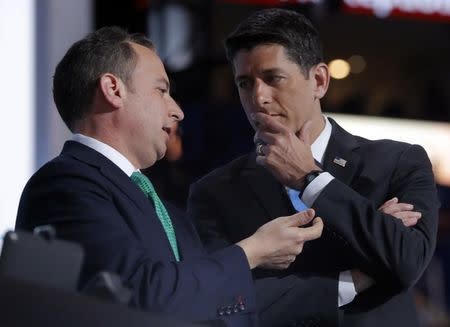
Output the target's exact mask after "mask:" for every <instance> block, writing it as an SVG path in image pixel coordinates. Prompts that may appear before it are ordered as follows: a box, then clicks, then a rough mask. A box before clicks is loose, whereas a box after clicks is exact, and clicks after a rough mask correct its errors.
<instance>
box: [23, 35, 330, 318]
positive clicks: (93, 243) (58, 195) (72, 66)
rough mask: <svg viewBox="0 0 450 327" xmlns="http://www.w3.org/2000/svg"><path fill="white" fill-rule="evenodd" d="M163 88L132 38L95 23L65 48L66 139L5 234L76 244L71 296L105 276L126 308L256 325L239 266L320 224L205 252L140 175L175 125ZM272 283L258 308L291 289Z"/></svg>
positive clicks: (295, 241)
mask: <svg viewBox="0 0 450 327" xmlns="http://www.w3.org/2000/svg"><path fill="white" fill-rule="evenodd" d="M169 90H170V85H169V79H168V77H167V74H166V71H165V69H164V66H163V64H162V62H161V60H160V58H159V57H158V55H157V54H156V52H155V49H154V47H153V45H152V43H151V41H150V40H148V39H146V38H145V37H144V36H142V35H136V34H132V35H130V34H128V33H126V32H125V31H123V30H121V29H120V28H114V27H105V28H102V29H100V30H98V31H96V32H93V33H91V34H90V35H88V36H87V37H86V38H84V39H82V40H80V41H78V42H76V43H75V44H74V45H72V47H71V48H70V49H69V50H68V51H67V53H66V54H65V56H64V57H63V59H62V60H61V62H60V63H59V64H58V66H57V67H56V71H55V74H54V78H53V96H54V100H55V103H56V106H57V109H58V112H59V114H60V116H61V117H62V119H63V120H64V122H65V123H66V125H67V126H68V128H69V129H70V130H71V131H72V132H73V138H72V140H70V141H67V142H66V143H65V145H64V148H63V150H62V152H61V154H60V155H59V156H58V157H56V158H55V159H53V160H51V161H50V162H48V163H47V164H45V165H44V166H43V167H42V168H40V169H39V170H38V171H37V172H36V173H35V174H34V175H33V176H32V177H31V179H30V180H29V182H28V183H27V185H26V187H25V189H24V191H23V194H22V197H21V200H20V204H19V209H18V215H17V221H16V228H18V229H27V230H32V229H33V228H35V227H36V226H40V225H47V224H51V225H53V226H54V227H55V229H56V232H57V236H58V237H60V238H64V239H68V240H71V241H75V242H78V243H80V244H81V245H82V246H83V247H84V250H85V263H84V266H83V270H82V273H81V277H80V283H79V284H80V285H79V286H80V288H82V287H83V286H85V285H86V284H87V283H88V281H89V280H90V279H91V278H93V277H94V276H95V275H96V274H97V273H98V272H100V271H105V270H106V271H111V272H114V273H117V274H118V275H120V277H121V279H122V281H123V282H124V284H125V285H126V286H128V287H129V288H130V289H131V290H132V299H131V304H132V305H134V306H135V307H138V308H141V309H145V310H149V311H153V312H159V313H164V314H170V315H171V316H173V317H177V318H179V319H183V320H186V321H200V320H201V321H203V320H214V319H220V320H222V321H223V322H224V323H225V324H226V325H228V326H256V325H257V315H256V310H257V307H256V305H257V304H256V299H255V294H254V292H255V290H254V285H253V281H252V279H251V274H250V270H251V269H252V268H254V267H257V266H261V265H264V264H270V263H271V262H276V261H277V260H278V261H279V260H285V259H286V258H290V260H293V258H295V257H296V256H297V255H298V254H299V253H300V252H301V250H302V247H303V244H304V243H305V242H306V241H309V240H313V239H316V238H318V237H320V235H321V232H322V228H323V224H322V221H321V219H320V218H318V217H317V218H314V210H312V209H310V210H307V211H304V212H301V213H297V214H293V215H289V216H284V217H279V218H278V219H276V220H274V221H271V222H269V223H267V224H265V225H264V226H262V227H261V228H260V229H258V231H256V232H255V233H254V234H253V235H251V236H249V237H247V238H244V239H242V240H239V241H238V242H236V243H235V244H233V245H230V246H228V247H226V248H224V249H221V250H219V251H216V252H215V253H211V254H207V253H206V252H205V251H204V249H203V247H202V244H201V242H200V240H199V238H198V235H197V233H196V230H195V228H194V226H193V224H192V223H191V221H190V220H188V219H187V218H186V217H185V216H184V215H183V214H181V213H179V212H177V211H176V209H175V208H173V207H171V206H170V205H169V204H167V203H164V202H163V201H162V200H161V199H160V198H159V197H158V194H157V192H156V190H155V189H154V187H153V185H152V183H151V181H150V180H148V179H147V178H146V177H145V176H144V175H143V174H142V173H141V172H140V169H143V168H146V167H149V166H151V165H153V164H154V163H155V161H156V160H159V159H161V158H162V157H163V156H164V154H165V152H166V149H167V146H166V142H167V140H168V137H169V134H170V131H171V129H172V128H173V127H174V124H175V123H176V122H178V121H180V120H182V119H183V112H182V111H181V109H180V108H179V106H178V105H177V104H176V102H175V101H174V100H173V99H172V97H171V96H170V93H169ZM310 222H312V225H311V226H309V227H301V226H302V225H305V224H308V223H310ZM299 227H301V228H299ZM280 258H281V259H280ZM272 281H273V280H272ZM276 282H279V281H278V279H277V280H276ZM270 283H271V280H268V283H267V286H268V287H270V285H271V284H270ZM281 283H283V285H284V286H283V287H285V289H284V290H283V291H281V292H279V293H277V292H275V293H274V294H275V295H276V296H275V297H274V298H271V294H269V296H268V297H267V298H266V299H267V303H268V306H270V304H272V303H273V302H274V301H275V300H279V299H283V298H285V297H286V295H289V293H290V290H292V289H295V288H296V287H298V285H297V282H296V281H295V280H292V279H283V280H282V281H281ZM320 287H321V288H322V289H323V291H324V292H326V291H327V290H328V289H331V288H332V285H331V283H329V282H325V283H323V284H321V286H320ZM263 293H264V292H263ZM263 296H264V294H263ZM258 300H259V299H258ZM263 304H264V303H263ZM320 310H321V309H320V308H319V309H318V311H320ZM287 318H288V317H287Z"/></svg>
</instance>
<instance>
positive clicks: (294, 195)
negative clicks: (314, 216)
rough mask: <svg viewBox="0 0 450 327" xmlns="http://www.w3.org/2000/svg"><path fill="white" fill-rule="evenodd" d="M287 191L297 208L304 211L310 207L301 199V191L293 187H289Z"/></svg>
mask: <svg viewBox="0 0 450 327" xmlns="http://www.w3.org/2000/svg"><path fill="white" fill-rule="evenodd" d="M287 192H288V195H289V199H290V200H291V202H292V205H293V206H294V208H295V210H297V211H303V210H306V209H308V206H307V205H306V204H305V203H304V202H303V201H302V200H301V199H300V191H297V190H294V189H292V188H287Z"/></svg>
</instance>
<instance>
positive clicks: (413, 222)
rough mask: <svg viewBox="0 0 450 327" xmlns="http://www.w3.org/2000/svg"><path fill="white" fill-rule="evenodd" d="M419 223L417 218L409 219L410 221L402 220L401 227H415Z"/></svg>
mask: <svg viewBox="0 0 450 327" xmlns="http://www.w3.org/2000/svg"><path fill="white" fill-rule="evenodd" d="M418 221H419V219H417V218H410V219H407V218H406V219H402V223H403V225H405V226H406V227H411V226H415V225H416V224H417V222H418Z"/></svg>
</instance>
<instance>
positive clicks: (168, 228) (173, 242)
mask: <svg viewBox="0 0 450 327" xmlns="http://www.w3.org/2000/svg"><path fill="white" fill-rule="evenodd" d="M131 180H132V181H133V182H134V183H135V184H136V185H137V186H139V188H140V189H141V190H142V192H144V194H145V196H146V197H147V198H149V199H151V200H152V201H153V204H154V205H155V211H156V214H157V215H158V218H159V220H160V221H161V224H162V225H163V228H164V231H165V232H166V235H167V238H168V239H169V243H170V246H171V247H172V250H173V254H174V255H175V259H176V260H177V261H180V254H179V252H178V245H177V238H176V236H175V230H174V228H173V225H172V220H170V217H169V213H168V212H167V210H166V207H164V204H163V203H162V201H161V199H160V198H159V196H158V194H156V191H155V188H154V187H153V184H152V182H150V180H149V179H148V178H147V176H145V175H144V174H142V173H140V172H137V171H135V172H134V173H133V174H131Z"/></svg>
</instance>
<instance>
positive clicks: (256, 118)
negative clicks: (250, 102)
mask: <svg viewBox="0 0 450 327" xmlns="http://www.w3.org/2000/svg"><path fill="white" fill-rule="evenodd" d="M251 118H252V120H253V122H254V123H255V126H256V127H257V129H261V130H265V131H269V132H273V133H280V132H284V131H286V126H284V125H283V124H282V123H280V122H279V121H278V120H277V119H275V118H274V117H272V116H271V115H269V114H266V113H263V112H256V113H254V114H252V116H251Z"/></svg>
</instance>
